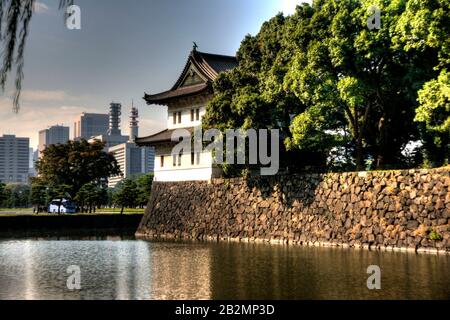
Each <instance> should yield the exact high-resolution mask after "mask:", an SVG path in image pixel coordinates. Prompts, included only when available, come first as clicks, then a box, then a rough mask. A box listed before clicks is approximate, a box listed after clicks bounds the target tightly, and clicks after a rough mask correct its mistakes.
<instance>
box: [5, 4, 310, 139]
mask: <svg viewBox="0 0 450 320" xmlns="http://www.w3.org/2000/svg"><path fill="white" fill-rule="evenodd" d="M58 2H59V0H38V1H37V2H36V6H35V13H34V15H33V18H32V21H31V25H30V33H29V37H28V39H27V44H26V52H25V69H24V74H25V79H24V81H23V90H22V98H21V109H20V111H19V113H18V114H15V113H13V111H12V99H11V97H12V95H13V92H14V87H13V85H12V83H13V81H12V80H13V79H12V78H10V83H9V85H8V86H7V88H6V90H5V92H4V93H3V94H0V136H1V135H3V134H15V135H17V136H20V137H30V147H33V148H36V147H37V144H38V132H39V130H42V129H45V128H47V127H49V126H51V125H56V124H59V125H66V126H70V133H71V137H72V135H73V122H74V119H75V118H76V116H77V115H79V114H81V113H82V112H98V113H108V109H109V104H110V103H111V102H112V101H114V102H120V103H121V104H122V132H123V134H128V124H127V123H128V113H129V110H130V107H131V101H132V100H133V101H134V105H135V106H136V107H138V109H139V113H140V132H139V135H140V136H146V135H149V134H153V133H156V132H158V131H161V130H163V129H165V127H166V117H167V111H166V108H165V107H161V106H147V105H146V104H145V102H144V100H143V99H142V97H143V96H144V92H146V93H158V92H161V91H165V90H168V89H170V87H171V86H172V85H173V84H174V82H175V81H176V79H177V78H178V75H179V74H180V73H181V71H182V69H183V67H184V64H185V63H186V59H187V57H188V54H189V52H190V51H191V50H192V42H193V41H195V42H196V43H197V45H198V50H199V51H204V52H210V53H217V54H226V55H234V54H235V53H236V51H237V49H238V48H239V45H240V42H241V41H242V39H243V38H244V36H245V35H247V34H252V35H255V34H256V33H257V32H258V30H259V29H260V27H261V25H262V23H263V22H264V21H266V20H268V19H270V18H271V17H273V16H275V15H276V14H277V13H278V12H283V13H284V14H286V15H288V14H292V13H293V12H294V11H295V7H296V5H297V4H300V3H301V2H308V1H305V0H75V4H76V5H78V6H79V7H80V8H81V29H80V30H69V29H67V28H66V26H65V22H64V18H63V12H62V11H60V10H58Z"/></svg>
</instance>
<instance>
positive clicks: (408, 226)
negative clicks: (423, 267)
mask: <svg viewBox="0 0 450 320" xmlns="http://www.w3.org/2000/svg"><path fill="white" fill-rule="evenodd" d="M449 218H450V168H449V167H446V168H440V169H433V170H409V171H408V170H404V171H379V172H359V173H358V172H355V173H342V174H336V173H333V174H322V175H319V174H308V175H294V176H274V177H261V178H254V179H248V180H245V179H229V180H224V179H216V180H213V182H212V183H207V182H176V183H162V182H155V183H154V184H153V190H152V196H151V199H150V202H149V206H148V208H147V212H146V214H145V216H144V218H143V220H142V221H141V224H140V226H139V229H138V232H137V234H138V236H146V237H157V238H158V237H159V238H188V239H189V238H190V239H192V238H194V239H223V240H225V239H228V240H241V241H253V240H255V241H275V242H288V243H294V244H305V245H340V246H351V247H366V248H369V247H370V248H378V249H394V250H398V249H400V250H417V251H432V252H435V251H440V252H444V251H447V252H450V226H449V220H450V219H449Z"/></svg>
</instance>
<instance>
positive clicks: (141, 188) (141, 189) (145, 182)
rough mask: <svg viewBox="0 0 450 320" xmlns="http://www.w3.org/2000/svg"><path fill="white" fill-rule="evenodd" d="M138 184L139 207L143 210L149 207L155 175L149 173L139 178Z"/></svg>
mask: <svg viewBox="0 0 450 320" xmlns="http://www.w3.org/2000/svg"><path fill="white" fill-rule="evenodd" d="M136 184H137V189H138V196H137V205H138V206H140V207H141V208H143V207H145V206H146V205H147V203H148V200H149V198H150V193H151V191H152V184H153V174H151V173H149V174H145V175H142V176H140V177H138V178H137V181H136Z"/></svg>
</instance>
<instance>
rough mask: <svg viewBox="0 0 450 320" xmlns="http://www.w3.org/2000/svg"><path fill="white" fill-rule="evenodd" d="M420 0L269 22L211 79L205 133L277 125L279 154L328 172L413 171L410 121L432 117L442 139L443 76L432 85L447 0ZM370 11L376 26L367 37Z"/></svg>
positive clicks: (317, 8)
mask: <svg viewBox="0 0 450 320" xmlns="http://www.w3.org/2000/svg"><path fill="white" fill-rule="evenodd" d="M419 2H420V1H415V0H410V1H407V0H394V1H387V0H375V1H372V0H370V1H369V0H362V1H361V0H334V1H326V0H316V1H314V3H313V6H310V5H308V4H304V5H302V6H300V7H297V10H296V13H295V14H294V15H292V16H289V17H283V16H282V15H278V16H276V17H275V18H273V19H271V20H270V21H268V22H267V23H265V24H264V25H263V27H262V28H261V30H260V32H259V33H258V34H257V35H256V36H254V37H252V36H247V37H246V38H245V39H244V40H243V42H242V45H241V47H240V49H239V51H238V54H237V57H238V61H239V66H238V67H237V68H236V69H235V70H233V71H232V72H229V73H226V74H222V75H220V76H219V78H218V79H217V81H216V83H215V86H214V89H215V97H214V99H213V100H212V101H211V103H210V104H209V106H208V108H207V114H206V116H205V127H206V128H210V127H216V128H219V129H221V130H224V129H226V128H244V129H245V128H250V127H252V128H256V129H257V128H277V127H278V128H281V129H282V131H283V132H284V137H285V146H286V149H288V150H298V151H300V154H301V153H303V154H307V155H308V153H309V154H310V153H311V152H314V151H315V152H316V153H317V152H318V153H321V154H322V157H318V158H314V157H308V159H309V160H310V161H319V163H320V159H322V160H323V159H324V158H325V159H326V158H328V165H329V168H333V161H338V162H342V163H345V164H346V165H347V167H346V168H348V165H353V166H354V168H355V167H356V169H358V170H361V169H365V168H366V167H367V162H368V161H370V163H372V165H371V167H372V168H389V167H402V166H406V165H417V163H411V161H407V159H405V156H404V152H402V151H404V150H405V148H406V146H407V145H408V144H409V143H411V142H412V141H415V140H418V139H419V138H420V136H419V130H418V129H419V126H418V125H417V123H415V122H414V118H416V120H417V121H424V122H426V121H427V120H426V119H427V117H428V119H434V120H436V115H438V121H439V123H440V124H439V128H440V129H441V130H443V131H444V134H447V132H448V130H447V127H446V119H447V115H446V114H447V113H446V112H447V109H446V108H447V107H446V104H445V101H447V100H446V99H447V98H446V95H445V92H447V91H446V90H447V84H446V83H447V82H446V81H447V78H446V77H445V73H444V75H443V76H440V77H439V78H437V77H438V75H439V68H441V69H442V68H443V66H444V65H445V63H446V61H447V62H448V60H447V58H446V57H447V55H446V48H447V50H448V39H447V38H448V34H449V32H448V30H447V29H448V16H449V15H448V9H447V8H446V7H448V2H446V1H444V0H441V1H440V0H434V1H432V0H427V1H423V3H422V2H421V3H420V4H419ZM444 2H445V3H444ZM374 8H375V9H377V10H380V12H381V25H380V27H379V28H375V29H372V30H371V29H370V28H369V27H368V25H367V21H368V19H369V18H370V17H371V15H372V14H374V12H373V9H374ZM421 10H422V11H423V10H425V11H424V12H425V13H423V12H422V11H421ZM433 19H436V23H433V22H432V21H433ZM424 20H425V21H424ZM446 22H447V23H446ZM408 23H409V24H411V26H409V25H408ZM422 28H425V29H427V28H428V29H429V31H428V32H425V33H424V31H423V30H422ZM422 33H424V34H422ZM411 34H412V35H411ZM430 34H431V36H430ZM425 36H427V37H428V38H430V37H431V39H428V40H427V41H428V42H430V43H429V44H428V45H423V43H426V41H423V39H421V37H422V38H424V37H425ZM417 39H418V40H417ZM437 39H440V40H437ZM416 41H417V43H416ZM436 66H440V67H438V68H437V67H436ZM436 78H437V79H438V80H435V81H434V82H431V83H429V84H428V85H425V84H426V83H427V82H428V81H431V80H433V79H436ZM424 85H425V87H424ZM420 89H422V91H420V97H419V94H418V91H419V90H420ZM437 92H439V96H440V98H439V99H438V100H434V101H432V100H431V98H433V99H434V97H436V94H437ZM421 110H422V111H421ZM430 110H433V112H430ZM425 111H426V112H425ZM424 114H425V116H424ZM427 114H429V116H427ZM291 119H292V121H291ZM422 119H423V120H422ZM428 127H429V126H428ZM287 128H288V130H287ZM428 133H429V134H431V135H435V134H436V132H430V130H428ZM433 137H435V136H433ZM422 138H423V137H422ZM333 154H335V155H337V156H336V157H335V159H334V160H333V159H332V158H333V157H332V155H333ZM297 155H298V154H297ZM287 158H288V159H290V162H291V163H292V162H294V161H292V160H291V159H292V157H291V156H289V155H288V157H287ZM298 159H299V158H298V157H296V160H297V161H295V162H300V161H299V160H298ZM330 159H331V161H330ZM336 159H337V160H336ZM300 160H301V159H300ZM303 165H304V163H303Z"/></svg>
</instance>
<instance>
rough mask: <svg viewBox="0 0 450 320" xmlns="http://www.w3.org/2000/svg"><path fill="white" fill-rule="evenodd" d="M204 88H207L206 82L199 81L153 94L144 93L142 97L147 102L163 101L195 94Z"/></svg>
mask: <svg viewBox="0 0 450 320" xmlns="http://www.w3.org/2000/svg"><path fill="white" fill-rule="evenodd" d="M206 89H208V84H206V83H201V84H196V85H193V86H189V87H181V88H178V89H175V90H169V91H164V92H161V93H157V94H153V95H149V94H145V96H144V99H145V101H147V102H149V101H152V102H153V103H157V102H164V101H167V100H170V99H172V98H181V97H187V96H191V95H195V94H198V93H201V92H203V91H205V90H206Z"/></svg>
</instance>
